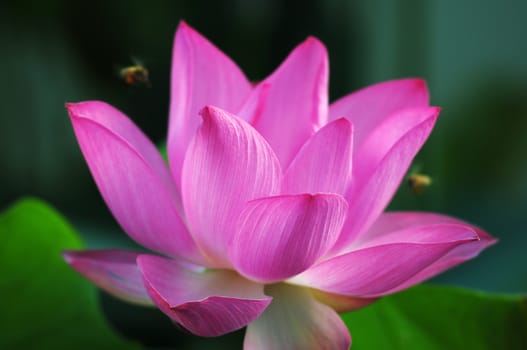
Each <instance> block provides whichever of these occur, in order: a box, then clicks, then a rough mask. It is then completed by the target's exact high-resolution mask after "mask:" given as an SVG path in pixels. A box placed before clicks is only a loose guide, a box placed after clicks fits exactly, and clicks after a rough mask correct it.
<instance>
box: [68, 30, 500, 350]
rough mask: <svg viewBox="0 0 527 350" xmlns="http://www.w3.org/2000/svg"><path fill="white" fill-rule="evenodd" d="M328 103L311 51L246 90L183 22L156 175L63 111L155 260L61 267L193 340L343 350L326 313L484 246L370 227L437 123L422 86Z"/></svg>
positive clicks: (128, 139) (454, 232)
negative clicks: (163, 318) (239, 336)
mask: <svg viewBox="0 0 527 350" xmlns="http://www.w3.org/2000/svg"><path fill="white" fill-rule="evenodd" d="M327 90H328V59H327V53H326V49H325V47H324V46H323V44H322V43H320V42H319V41H318V40H317V39H314V38H308V39H307V40H306V41H305V42H303V43H302V44H300V45H299V46H298V47H296V48H295V49H294V50H293V52H292V53H291V54H290V55H289V57H287V59H286V60H285V61H284V63H282V65H281V66H280V67H279V68H278V69H277V70H276V71H275V72H274V73H273V74H271V75H270V76H269V77H268V78H266V79H265V80H263V81H262V82H261V83H259V84H257V85H256V86H253V85H252V84H251V83H250V82H249V81H248V80H247V79H246V78H245V76H244V75H243V73H242V72H241V71H240V70H239V69H238V67H237V66H236V65H235V64H234V63H233V62H232V61H231V60H230V59H229V58H228V57H227V56H225V55H224V54H223V53H222V52H220V51H219V50H218V49H217V48H216V47H214V46H213V45H212V44H211V43H209V42H208V41H207V40H206V39H205V38H203V37H202V36H201V35H200V34H198V33H197V32H195V31H194V30H193V29H192V28H190V27H189V26H188V25H186V24H185V23H181V25H180V26H179V28H178V30H177V33H176V39H175V46H174V62H173V70H172V94H171V107H170V125H169V132H168V152H169V161H170V170H169V168H168V167H167V166H166V164H165V162H164V161H163V159H162V157H161V156H160V154H159V153H158V151H157V150H156V148H155V146H154V145H153V144H152V143H151V142H150V141H149V140H148V139H147V137H146V136H145V135H144V134H143V133H142V132H141V131H140V130H139V129H138V128H137V127H136V126H135V125H134V124H133V123H132V122H131V121H130V120H129V119H128V118H127V117H126V116H125V115H123V114H122V113H121V112H119V111H118V110H117V109H115V108H113V107H111V106H109V105H107V104H105V103H103V102H82V103H77V104H68V105H67V109H68V112H69V114H70V117H71V121H72V123H73V127H74V130H75V133H76V136H77V139H78V141H79V144H80V147H81V149H82V152H83V154H84V156H85V158H86V161H87V163H88V166H89V168H90V170H91V172H92V174H93V177H94V179H95V182H96V183H97V185H98V187H99V189H100V191H101V194H102V196H103V198H104V200H105V201H106V203H107V204H108V207H109V208H110V210H111V211H112V213H113V215H114V216H115V218H116V219H117V221H118V222H119V223H120V225H121V226H122V228H123V229H124V230H125V231H126V232H127V233H128V235H129V236H130V237H131V238H132V239H134V240H135V241H137V242H138V243H140V244H141V245H143V246H145V247H146V248H149V249H151V250H153V251H156V252H158V253H160V254H161V255H153V254H144V253H137V252H126V251H118V250H102V251H87V252H67V253H65V258H66V260H67V261H68V263H69V264H70V265H71V266H72V267H73V268H74V269H75V270H77V271H78V272H80V273H81V274H83V275H84V276H86V277H87V278H89V279H91V280H92V281H93V282H95V283H96V284H97V285H98V286H100V287H101V288H103V289H105V290H106V291H108V292H110V293H112V294H114V295H116V296H118V297H120V298H123V299H126V300H129V301H131V302H136V303H143V304H152V303H153V304H155V305H156V306H157V307H158V308H159V309H160V310H161V311H162V312H164V313H165V314H166V315H168V316H169V317H170V318H171V319H172V320H174V321H175V322H177V323H178V324H180V325H181V326H183V327H184V328H186V329H187V330H189V331H190V332H192V333H194V334H197V335H201V336H217V335H221V334H225V333H228V332H232V331H234V330H237V329H240V328H242V327H245V326H247V332H246V337H245V343H244V347H245V349H347V348H348V347H349V346H350V344H351V338H350V335H349V333H348V331H347V329H346V326H345V325H344V324H343V322H342V321H341V319H340V318H339V316H338V314H337V312H341V311H347V310H353V309H356V308H358V307H362V306H364V305H366V304H368V303H371V302H372V301H374V300H375V299H376V298H379V297H380V296H383V295H386V294H390V293H394V292H397V291H399V290H401V289H404V288H407V287H410V286H412V285H414V284H416V283H419V282H421V281H423V280H425V279H427V278H429V277H431V276H434V275H436V274H438V273H440V272H442V271H444V270H445V269H447V268H449V267H452V266H454V265H457V264H459V263H461V262H463V261H465V260H467V259H470V258H473V257H474V256H476V255H477V254H478V253H479V252H480V251H481V250H482V249H484V248H485V247H487V246H489V245H491V244H492V243H494V241H495V240H494V239H493V238H492V237H491V236H489V235H488V234H486V233H485V232H483V231H482V230H480V229H478V228H476V227H474V226H471V225H470V224H467V223H465V222H463V221H459V220H457V219H454V218H450V217H446V216H442V215H438V214H429V213H417V212H412V213H405V212H399V213H384V212H383V211H384V209H385V207H386V205H387V204H388V202H389V201H390V199H391V197H392V196H393V194H394V192H395V191H396V189H397V187H398V186H399V184H400V182H401V179H402V178H403V177H404V175H405V172H406V171H407V169H408V167H409V165H410V163H411V162H412V159H413V157H414V156H415V154H416V153H417V151H418V150H419V148H420V147H421V146H422V145H423V143H424V142H425V140H426V139H427V137H428V135H429V134H430V132H431V130H432V128H433V126H434V123H435V121H436V119H437V116H438V114H439V109H438V108H436V107H430V106H429V103H428V91H427V88H426V86H425V83H424V82H423V81H422V80H418V79H406V80H398V81H390V82H385V83H381V84H377V85H374V86H371V87H368V88H366V89H363V90H360V91H358V92H355V93H353V94H350V95H348V96H346V97H344V98H342V99H340V100H338V101H336V102H334V103H333V104H331V105H330V106H329V107H328V95H327ZM199 115H201V118H200V117H199ZM352 163H353V164H352Z"/></svg>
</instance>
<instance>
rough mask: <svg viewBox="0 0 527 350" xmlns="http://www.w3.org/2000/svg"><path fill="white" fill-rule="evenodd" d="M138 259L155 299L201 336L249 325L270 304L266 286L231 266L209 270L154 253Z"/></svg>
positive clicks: (172, 315)
mask: <svg viewBox="0 0 527 350" xmlns="http://www.w3.org/2000/svg"><path fill="white" fill-rule="evenodd" d="M137 263H138V265H139V269H140V270H141V272H142V274H143V277H144V282H145V286H146V289H147V291H148V293H149V294H150V297H151V298H152V300H153V301H154V303H155V304H156V305H157V306H158V307H159V309H160V310H161V311H163V312H164V313H165V314H166V315H167V316H168V317H170V318H171V319H172V320H174V321H175V322H177V323H178V324H180V325H181V326H183V327H184V328H186V329H187V330H188V331H190V332H192V333H194V334H196V335H200V336H206V337H209V336H218V335H222V334H225V333H229V332H232V331H235V330H237V329H240V328H242V327H244V326H246V325H247V324H248V323H250V322H252V321H253V320H255V319H256V318H257V317H258V316H259V315H260V314H261V313H262V312H263V311H264V310H265V308H266V307H267V306H268V305H269V303H270V302H271V299H272V298H271V297H268V296H266V295H264V293H263V286H262V285H259V284H256V283H253V282H250V281H248V280H246V279H244V278H241V277H240V276H239V275H237V274H236V273H235V272H233V271H229V270H216V271H214V270H207V269H204V268H199V267H196V266H191V265H189V264H184V263H181V262H179V261H176V260H171V259H166V258H162V257H158V256H152V255H141V256H139V258H138V260H137Z"/></svg>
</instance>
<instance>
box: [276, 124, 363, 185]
mask: <svg viewBox="0 0 527 350" xmlns="http://www.w3.org/2000/svg"><path fill="white" fill-rule="evenodd" d="M352 135H353V128H352V125H351V123H350V122H348V121H347V120H346V119H337V120H335V121H334V122H331V123H329V124H328V125H326V126H325V127H323V128H322V129H320V130H319V131H318V132H317V133H316V134H314V135H313V136H311V138H310V139H309V140H308V141H307V142H306V143H305V144H304V146H302V148H301V149H300V151H299V152H298V153H297V155H296V157H295V158H294V159H293V161H292V163H291V165H290V166H289V168H288V169H287V171H286V173H285V175H284V182H283V184H282V188H283V191H282V192H283V193H317V192H327V193H338V194H342V195H346V191H347V189H348V186H349V184H350V181H351V160H352V148H353V143H352V141H353V140H352Z"/></svg>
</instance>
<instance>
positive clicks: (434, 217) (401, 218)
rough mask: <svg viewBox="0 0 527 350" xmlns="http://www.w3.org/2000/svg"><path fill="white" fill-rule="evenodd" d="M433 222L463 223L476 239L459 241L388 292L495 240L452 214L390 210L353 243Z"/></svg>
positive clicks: (440, 269)
mask: <svg viewBox="0 0 527 350" xmlns="http://www.w3.org/2000/svg"><path fill="white" fill-rule="evenodd" d="M437 224H455V225H460V226H466V227H468V228H470V229H472V230H473V231H474V232H476V234H477V235H478V237H479V240H478V241H474V242H470V243H467V244H463V245H460V246H458V247H456V248H454V249H452V250H451V251H450V252H449V253H448V254H446V255H444V256H443V257H441V258H440V259H439V260H437V261H436V262H435V263H433V264H432V265H430V266H428V267H426V268H425V269H423V270H422V271H420V272H418V273H417V274H415V275H414V276H412V277H411V278H410V279H408V280H407V281H406V282H404V283H403V284H401V285H399V286H397V287H395V288H394V289H392V290H390V291H389V292H388V293H394V292H397V291H399V290H402V289H406V288H408V287H411V286H413V285H415V284H417V283H420V282H422V281H424V280H426V279H428V278H431V277H433V276H435V275H438V274H440V273H441V272H443V271H445V270H447V269H449V268H451V267H453V266H456V265H458V264H461V263H462V262H464V261H467V260H469V259H472V258H474V257H476V256H477V255H478V254H479V253H480V252H481V251H482V250H483V249H485V248H487V247H489V246H491V245H493V244H494V243H496V239H495V238H493V237H492V236H490V235H489V234H488V233H486V232H485V231H483V230H482V229H480V228H478V227H475V226H472V225H470V224H468V223H466V222H464V221H461V220H458V219H455V218H452V217H448V216H444V215H438V214H433V213H418V212H399V213H397V212H393V213H385V214H382V215H381V216H380V218H379V219H378V220H377V221H376V222H375V223H374V224H373V226H372V227H371V229H370V230H368V232H367V233H366V234H365V235H363V236H361V237H360V241H357V242H354V245H364V244H367V242H368V241H371V240H375V239H377V238H378V237H382V236H384V235H389V233H390V232H393V231H396V230H400V229H402V228H405V227H406V228H409V227H413V228H418V227H423V226H430V225H437Z"/></svg>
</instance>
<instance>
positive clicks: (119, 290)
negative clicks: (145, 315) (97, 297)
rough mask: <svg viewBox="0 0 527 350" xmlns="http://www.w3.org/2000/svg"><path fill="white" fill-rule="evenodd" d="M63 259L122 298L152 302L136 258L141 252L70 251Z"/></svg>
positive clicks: (139, 301)
mask: <svg viewBox="0 0 527 350" xmlns="http://www.w3.org/2000/svg"><path fill="white" fill-rule="evenodd" d="M63 256H64V259H65V260H66V262H67V263H68V264H70V266H71V267H72V268H73V269H75V270H76V271H77V272H78V273H80V274H81V275H83V276H84V277H86V278H88V279H89V280H91V281H92V282H94V283H95V284H96V285H97V286H99V287H100V288H102V289H104V290H105V291H107V292H108V293H110V294H112V295H114V296H116V297H118V298H121V299H123V300H126V301H129V302H132V303H137V304H145V305H152V300H150V297H149V296H148V293H147V292H146V289H145V286H144V284H143V278H142V276H141V272H140V271H139V269H138V268H137V264H136V262H135V259H136V258H137V256H138V253H134V252H126V251H120V250H92V251H79V252H74V251H67V252H64V253H63Z"/></svg>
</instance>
